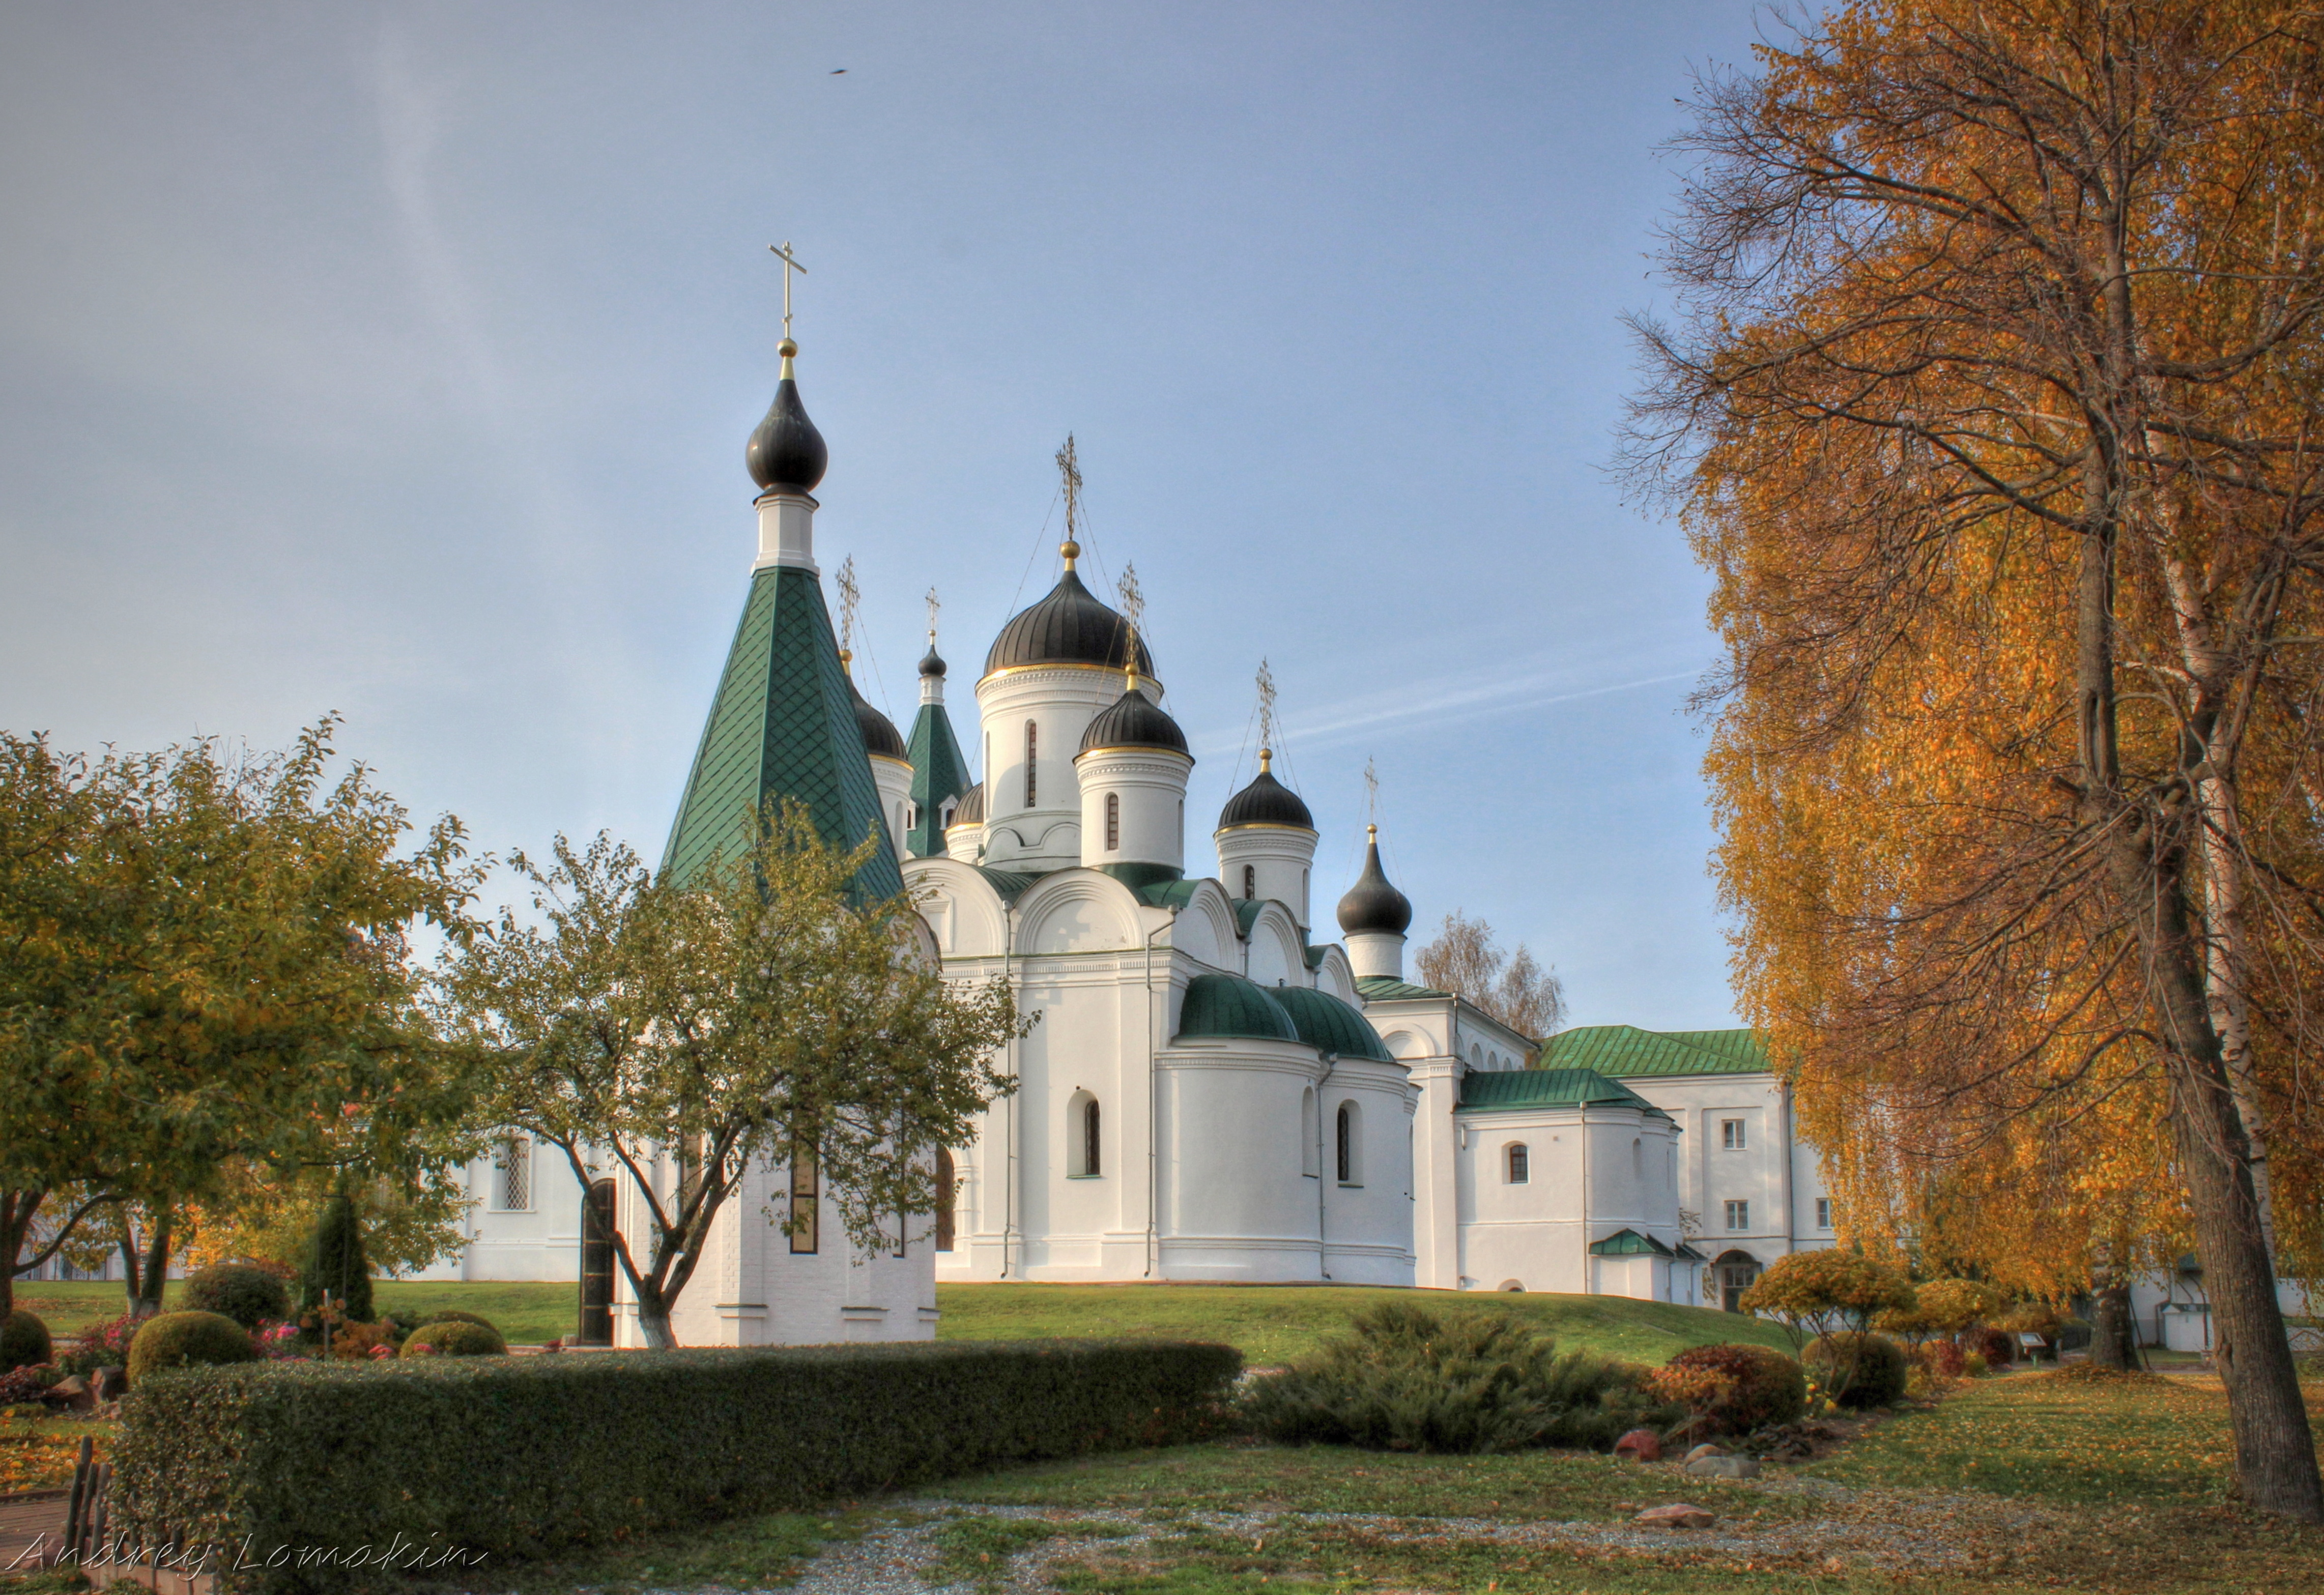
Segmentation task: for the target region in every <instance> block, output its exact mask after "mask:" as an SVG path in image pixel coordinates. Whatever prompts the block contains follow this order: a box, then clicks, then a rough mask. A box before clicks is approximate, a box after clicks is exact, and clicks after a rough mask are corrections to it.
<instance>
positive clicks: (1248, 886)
mask: <svg viewBox="0 0 2324 1595" xmlns="http://www.w3.org/2000/svg"><path fill="white" fill-rule="evenodd" d="M1242 895H1243V898H1244V899H1245V900H1246V901H1248V900H1249V899H1252V898H1255V897H1257V896H1258V895H1259V871H1258V869H1257V867H1256V866H1254V865H1250V864H1245V865H1244V866H1243V867H1242Z"/></svg>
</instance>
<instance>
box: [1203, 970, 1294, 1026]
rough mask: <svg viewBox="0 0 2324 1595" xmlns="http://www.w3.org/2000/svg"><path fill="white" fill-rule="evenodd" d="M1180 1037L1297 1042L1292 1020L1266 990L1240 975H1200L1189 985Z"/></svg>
mask: <svg viewBox="0 0 2324 1595" xmlns="http://www.w3.org/2000/svg"><path fill="white" fill-rule="evenodd" d="M1178 1034H1179V1035H1180V1036H1182V1037H1184V1036H1238V1037H1249V1038H1251V1039H1256V1040H1260V1041H1297V1040H1299V1039H1300V1038H1301V1037H1300V1035H1299V1030H1298V1028H1297V1027H1296V1026H1295V1025H1294V1024H1293V1023H1292V1022H1291V1016H1290V1015H1289V1014H1288V1013H1286V1012H1285V1011H1284V1010H1283V1009H1282V1008H1281V1007H1280V1006H1279V1005H1277V1002H1276V1001H1275V1000H1274V999H1273V998H1272V997H1269V996H1268V994H1267V991H1266V989H1265V988H1264V987H1261V986H1259V985H1258V984H1256V983H1254V982H1250V981H1247V980H1245V979H1243V978H1242V976H1240V975H1239V974H1198V975H1196V976H1195V977H1194V979H1193V980H1191V981H1188V982H1186V1000H1185V1005H1184V1006H1183V1007H1181V1008H1180V1009H1179V1010H1178Z"/></svg>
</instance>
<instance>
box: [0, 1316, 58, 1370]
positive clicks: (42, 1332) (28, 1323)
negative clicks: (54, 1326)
mask: <svg viewBox="0 0 2324 1595" xmlns="http://www.w3.org/2000/svg"><path fill="white" fill-rule="evenodd" d="M49 1351H50V1345H49V1326H48V1325H47V1324H45V1323H42V1322H41V1321H40V1320H39V1319H38V1318H35V1317H34V1316H33V1315H32V1314H30V1313H27V1312H25V1311H24V1310H23V1308H22V1307H19V1308H17V1309H16V1310H15V1311H14V1313H11V1314H8V1316H7V1317H5V1318H0V1373H7V1372H9V1371H10V1370H11V1369H19V1368H37V1367H38V1366H40V1365H41V1364H42V1363H43V1362H46V1361H47V1360H49Z"/></svg>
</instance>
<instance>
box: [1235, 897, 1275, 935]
mask: <svg viewBox="0 0 2324 1595" xmlns="http://www.w3.org/2000/svg"><path fill="white" fill-rule="evenodd" d="M1266 907H1267V899H1265V898H1237V899H1234V914H1235V935H1237V936H1240V937H1242V939H1243V940H1245V941H1249V940H1250V927H1252V926H1254V925H1257V924H1258V923H1259V910H1260V909H1262V908H1266Z"/></svg>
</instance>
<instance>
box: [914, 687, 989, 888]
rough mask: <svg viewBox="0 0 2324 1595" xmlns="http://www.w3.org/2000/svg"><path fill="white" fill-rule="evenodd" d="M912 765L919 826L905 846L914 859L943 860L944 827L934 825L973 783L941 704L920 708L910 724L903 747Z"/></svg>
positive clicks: (949, 720) (949, 717) (924, 705)
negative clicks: (946, 808) (945, 810)
mask: <svg viewBox="0 0 2324 1595" xmlns="http://www.w3.org/2000/svg"><path fill="white" fill-rule="evenodd" d="M904 753H905V757H907V758H908V759H909V760H910V761H912V803H913V805H914V807H916V808H917V809H918V813H919V816H920V820H919V824H918V825H914V826H913V827H912V828H911V829H910V830H909V831H908V832H907V833H905V836H904V844H905V845H906V846H907V847H908V848H909V849H910V850H911V853H912V856H913V857H914V858H922V859H936V858H942V857H944V852H945V839H944V827H943V826H942V825H938V824H937V823H936V820H937V817H938V816H939V815H940V814H941V813H942V811H943V808H944V806H945V802H946V801H948V800H949V799H952V798H958V797H960V796H962V795H963V794H964V793H965V792H966V791H967V790H968V789H969V788H970V787H972V786H973V785H974V784H975V783H974V782H973V781H971V780H970V779H968V761H967V760H965V759H964V758H962V757H961V752H960V742H959V740H958V739H957V738H955V737H954V735H953V733H952V716H951V715H947V714H945V706H944V705H942V704H922V705H920V713H919V717H918V719H916V720H914V721H913V722H912V735H911V738H910V740H909V741H908V742H907V743H906V744H905V747H904Z"/></svg>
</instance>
